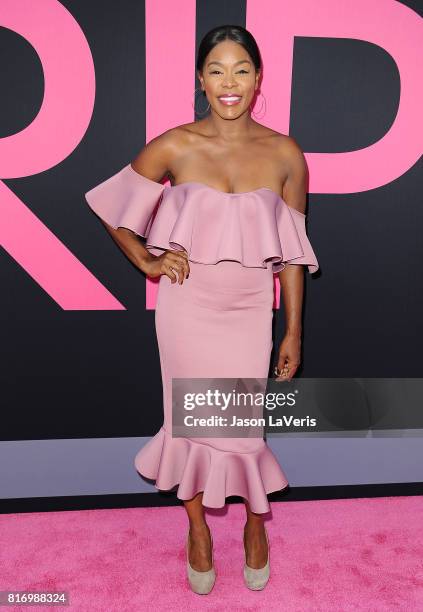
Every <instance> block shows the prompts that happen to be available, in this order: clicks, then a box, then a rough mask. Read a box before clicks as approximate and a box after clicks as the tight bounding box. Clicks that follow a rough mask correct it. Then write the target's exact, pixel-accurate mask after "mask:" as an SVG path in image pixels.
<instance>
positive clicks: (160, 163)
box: [101, 130, 189, 284]
mask: <svg viewBox="0 0 423 612" xmlns="http://www.w3.org/2000/svg"><path fill="white" fill-rule="evenodd" d="M176 146H177V144H176V143H175V138H174V137H173V136H172V131H171V130H169V131H167V132H164V133H163V134H161V135H160V136H157V137H156V138H154V139H152V140H151V141H150V142H149V143H147V144H146V145H145V147H144V148H143V149H142V150H141V151H140V152H139V154H138V155H137V157H136V158H135V159H134V160H133V161H132V162H131V167H132V169H133V170H134V171H135V172H138V174H140V175H141V176H143V177H145V178H147V179H150V180H151V181H155V182H156V183H159V182H160V181H161V180H162V179H163V178H164V176H165V175H166V174H167V172H168V168H169V164H170V160H171V159H172V155H175V153H176ZM140 200H142V197H140ZM140 205H142V201H141V203H140ZM101 221H102V223H103V225H104V226H105V228H106V230H107V231H108V233H109V234H110V235H111V237H112V238H113V240H114V241H115V242H116V244H117V245H118V246H119V247H120V249H121V250H122V251H123V252H124V253H125V255H126V256H127V257H128V259H129V260H130V261H131V262H132V263H133V264H134V265H135V266H136V267H137V268H139V269H140V270H141V271H142V272H144V273H145V274H146V275H147V276H150V277H151V278H156V277H158V276H161V275H163V274H166V275H167V276H168V277H169V278H170V279H171V281H172V283H175V282H177V281H178V282H179V283H180V284H182V283H183V281H184V280H185V278H186V277H187V276H188V274H189V264H188V255H187V253H186V252H185V251H174V250H168V251H164V252H163V254H161V255H159V256H155V255H153V254H152V253H150V252H149V251H148V250H147V249H146V248H145V246H144V245H143V244H142V242H141V241H140V240H139V238H138V236H137V234H136V232H135V231H132V230H131V229H128V228H126V227H118V228H115V227H113V226H111V225H110V224H109V223H107V222H106V221H105V219H104V218H101ZM172 268H173V270H175V271H176V272H177V274H178V276H176V274H175V273H174V272H173V271H172Z"/></svg>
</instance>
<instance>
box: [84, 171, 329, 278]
mask: <svg viewBox="0 0 423 612" xmlns="http://www.w3.org/2000/svg"><path fill="white" fill-rule="evenodd" d="M85 197H86V200H87V202H88V204H89V205H90V207H91V208H92V210H93V211H94V212H95V213H96V214H97V215H99V216H100V217H101V218H102V219H103V221H105V222H106V223H108V224H109V225H111V226H112V227H113V228H115V229H117V228H118V227H125V228H127V229H130V230H132V231H133V232H135V233H136V234H138V235H139V236H143V237H144V238H146V248H147V249H148V250H149V251H150V252H151V253H152V254H154V255H161V254H162V253H163V251H164V250H169V249H172V250H185V251H186V252H187V254H188V259H189V260H190V261H194V262H198V263H203V264H209V265H213V264H217V263H218V262H219V261H223V260H234V261H238V262H240V263H241V264H242V265H243V266H246V267H261V268H267V267H268V266H269V265H271V266H272V270H273V272H279V271H281V270H283V269H284V268H285V266H286V264H287V263H290V264H302V265H305V266H308V270H309V272H311V273H312V272H316V271H317V270H318V269H319V264H318V261H317V258H316V256H315V254H314V251H313V248H312V246H311V244H310V241H309V239H308V236H307V233H306V226H305V222H306V215H305V214H303V213H301V212H299V211H298V210H296V209H294V208H292V207H290V206H288V204H286V202H285V201H284V200H283V199H282V198H281V196H280V195H279V194H277V193H276V192H274V191H272V190H271V189H269V188H267V187H261V188H258V189H256V190H253V191H247V192H239V193H226V192H223V191H219V190H218V189H215V188H214V187H210V186H208V185H205V184H203V183H198V182H187V183H180V184H179V185H176V186H173V187H167V186H164V185H162V184H161V183H157V182H156V181H152V180H150V179H148V178H147V177H145V176H143V175H141V174H139V173H138V172H136V171H135V170H134V169H133V168H132V166H131V164H128V165H127V166H125V167H124V168H122V170H120V171H119V172H117V173H116V174H114V175H113V176H111V177H110V178H108V179H106V180H105V181H103V182H102V183H100V184H99V185H97V186H96V187H94V188H93V189H91V190H90V191H88V192H87V193H86V194H85Z"/></svg>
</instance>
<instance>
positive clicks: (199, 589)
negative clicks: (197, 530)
mask: <svg viewBox="0 0 423 612" xmlns="http://www.w3.org/2000/svg"><path fill="white" fill-rule="evenodd" d="M189 535H190V532H189V531H188V536H187V545H186V548H187V574H188V581H189V583H190V586H191V589H192V590H193V591H194V593H197V594H198V595H208V593H210V591H211V590H212V588H213V586H214V583H215V581H216V571H215V569H214V555H213V537H212V535H211V534H210V540H211V553H212V566H211V569H209V570H206V571H205V572H199V571H198V570H195V569H194V568H193V567H191V564H190V562H189Z"/></svg>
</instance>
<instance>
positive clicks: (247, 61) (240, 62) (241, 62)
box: [207, 59, 251, 66]
mask: <svg viewBox="0 0 423 612" xmlns="http://www.w3.org/2000/svg"><path fill="white" fill-rule="evenodd" d="M211 64H219V66H223V64H222V62H216V61H213V62H208V64H207V66H211ZM237 64H251V62H250V60H246V59H245V60H239V61H238V62H235V64H234V65H235V66H236V65H237Z"/></svg>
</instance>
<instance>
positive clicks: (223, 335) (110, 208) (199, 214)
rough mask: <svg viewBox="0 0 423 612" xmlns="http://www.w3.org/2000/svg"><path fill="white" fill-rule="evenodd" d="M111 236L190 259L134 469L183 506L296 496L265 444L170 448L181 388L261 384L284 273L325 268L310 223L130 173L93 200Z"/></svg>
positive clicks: (166, 281) (165, 313)
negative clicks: (151, 424)
mask: <svg viewBox="0 0 423 612" xmlns="http://www.w3.org/2000/svg"><path fill="white" fill-rule="evenodd" d="M85 197H86V200H87V202H88V204H89V206H90V207H91V209H92V210H93V211H94V212H95V213H96V214H97V215H98V216H99V217H100V218H101V219H103V220H104V221H106V222H107V223H108V224H109V225H111V226H112V227H114V228H115V229H117V228H118V227H125V228H128V229H130V230H132V231H133V232H135V233H136V234H138V235H139V236H142V237H144V238H146V248H147V249H148V250H149V251H150V252H151V253H153V254H154V255H160V254H161V253H163V252H164V250H167V249H176V250H182V249H184V250H185V251H186V252H187V253H188V258H189V265H190V275H189V278H187V279H185V280H184V282H183V284H182V285H180V284H179V283H173V284H172V283H171V280H170V278H169V277H168V276H166V275H162V276H161V277H160V281H159V289H158V296H157V304H156V310H155V325H156V333H157V340H158V346H159V354H160V364H161V373H162V384H163V404H164V406H163V408H164V422H163V425H162V427H161V428H160V430H159V431H158V433H157V434H156V435H155V436H154V437H152V438H151V439H150V440H149V441H148V442H147V444H146V445H145V446H144V447H143V448H141V450H140V451H139V452H138V453H137V455H136V457H135V467H136V469H137V470H138V472H139V473H140V474H142V475H143V476H145V477H147V478H149V479H152V480H155V486H156V487H157V489H159V490H170V489H173V488H174V487H176V486H178V487H177V496H178V497H179V499H182V500H188V499H191V498H192V497H194V496H195V495H196V494H197V493H199V492H201V491H202V492H203V493H204V495H203V504H204V506H208V507H211V508H220V507H222V506H224V505H225V500H226V497H228V496H231V495H237V496H241V497H244V498H246V499H247V500H248V501H249V504H250V507H251V509H252V511H253V512H256V513H265V512H268V511H269V502H268V499H267V494H268V493H270V492H272V491H279V490H281V489H283V488H284V487H286V486H287V485H288V480H287V478H286V475H285V474H284V472H283V470H282V468H281V466H280V465H279V463H278V461H277V459H276V457H275V456H274V454H273V453H272V451H271V449H270V448H269V447H268V446H267V444H266V442H265V440H264V439H262V438H182V437H172V378H212V377H213V378H216V377H218V378H235V377H243V378H261V379H266V378H267V377H268V374H269V366H270V355H271V350H272V346H273V341H272V318H273V299H274V283H273V275H274V273H275V272H279V271H280V270H283V269H284V267H285V265H286V264H287V263H290V264H299V265H304V266H307V267H308V270H309V272H315V271H316V270H317V269H318V267H319V265H318V262H317V259H316V256H315V254H314V252H313V249H312V247H311V244H310V242H309V239H308V237H307V234H306V228H305V220H306V217H305V215H304V214H302V213H300V212H299V211H297V210H295V209H293V208H292V207H290V206H288V205H287V204H286V203H285V201H284V200H283V199H282V198H281V197H280V196H279V195H278V194H277V193H275V192H274V191H272V190H271V189H268V188H266V187H263V188H260V189H256V190H254V191H249V192H244V193H225V192H222V191H219V190H217V189H214V188H212V187H210V186H207V185H205V184H203V183H196V182H188V183H182V184H180V185H176V186H173V187H168V186H164V185H162V184H161V183H156V182H155V181H152V180H150V179H148V178H146V177H144V176H142V175H141V174H139V173H138V172H136V171H135V170H134V169H133V168H132V166H131V164H128V165H127V166H125V167H124V168H122V169H121V170H120V171H119V172H117V173H116V174H114V175H113V176H111V177H110V178H108V179H106V180H105V181H103V182H102V183H100V184H99V185H97V186H96V187H94V188H93V189H91V190H90V191H88V192H87V193H86V194H85Z"/></svg>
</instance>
